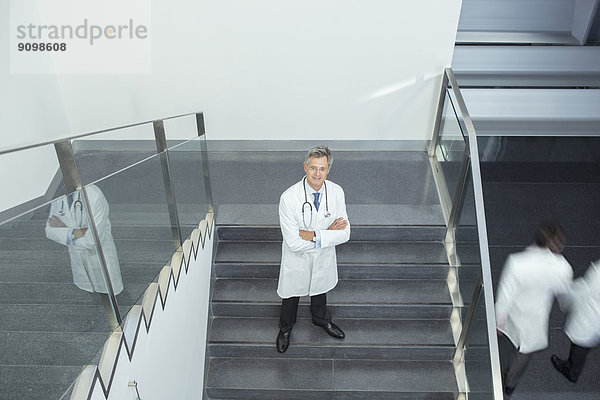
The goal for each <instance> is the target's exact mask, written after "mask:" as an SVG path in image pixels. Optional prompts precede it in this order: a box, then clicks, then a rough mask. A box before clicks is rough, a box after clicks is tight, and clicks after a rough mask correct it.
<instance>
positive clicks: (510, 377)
mask: <svg viewBox="0 0 600 400" xmlns="http://www.w3.org/2000/svg"><path fill="white" fill-rule="evenodd" d="M498 350H499V352H500V368H501V370H502V385H503V386H504V394H505V395H508V396H510V395H511V394H512V392H513V390H515V387H516V386H517V383H519V379H520V378H521V376H522V375H523V372H525V368H527V364H529V360H530V359H531V355H532V354H534V353H527V354H525V353H521V352H519V350H518V349H517V348H516V347H515V346H514V345H513V344H512V342H511V341H510V340H509V339H508V337H506V335H504V334H503V333H500V332H498Z"/></svg>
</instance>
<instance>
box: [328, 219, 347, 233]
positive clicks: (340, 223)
mask: <svg viewBox="0 0 600 400" xmlns="http://www.w3.org/2000/svg"><path fill="white" fill-rule="evenodd" d="M346 226H348V221H346V220H345V219H344V218H343V217H339V218H337V219H336V220H335V221H333V223H332V224H331V225H329V228H327V230H328V231H341V230H344V229H346Z"/></svg>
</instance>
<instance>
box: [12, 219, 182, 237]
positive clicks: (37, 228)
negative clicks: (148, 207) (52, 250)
mask: <svg viewBox="0 0 600 400" xmlns="http://www.w3.org/2000/svg"><path fill="white" fill-rule="evenodd" d="M46 218H47V216H46ZM45 228H46V220H45V219H44V220H43V221H41V222H40V221H38V220H19V221H17V222H16V223H14V224H13V225H10V226H7V225H2V226H0V238H2V239H4V238H12V239H39V238H46V231H45ZM111 233H112V235H113V237H114V238H115V239H125V240H127V239H130V240H169V238H171V237H172V236H173V233H172V232H171V228H170V227H160V226H159V227H154V228H152V229H150V228H149V227H139V226H138V227H136V226H120V225H114V224H113V223H112V218H111Z"/></svg>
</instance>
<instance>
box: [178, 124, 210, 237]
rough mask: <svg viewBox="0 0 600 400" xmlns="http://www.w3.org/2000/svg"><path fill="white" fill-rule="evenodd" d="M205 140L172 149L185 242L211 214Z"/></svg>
mask: <svg viewBox="0 0 600 400" xmlns="http://www.w3.org/2000/svg"><path fill="white" fill-rule="evenodd" d="M203 140H205V139H204V136H202V137H199V138H196V139H193V140H190V141H188V142H185V143H183V144H180V145H178V146H176V147H174V148H172V149H169V163H170V166H171V176H172V177H173V189H174V191H175V198H176V200H177V212H178V215H179V223H180V226H181V236H182V238H183V240H185V239H186V238H188V237H189V235H190V234H191V233H192V231H193V230H194V228H195V227H196V226H198V223H199V222H200V221H201V220H202V219H203V218H204V217H205V216H206V213H207V212H208V211H209V210H210V207H211V204H210V198H209V193H207V191H208V190H207V187H206V183H207V182H206V179H207V178H206V177H205V175H207V173H208V171H205V169H206V165H207V160H206V152H205V151H202V143H201V141H203Z"/></svg>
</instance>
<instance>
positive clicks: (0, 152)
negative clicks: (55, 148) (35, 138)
mask: <svg viewBox="0 0 600 400" xmlns="http://www.w3.org/2000/svg"><path fill="white" fill-rule="evenodd" d="M200 113H201V111H197V112H190V113H186V114H179V115H173V116H170V117H166V118H158V119H152V120H149V121H144V122H137V123H135V124H128V125H122V126H117V127H113V128H107V129H101V130H99V131H94V132H87V133H81V134H78V135H73V136H68V137H64V138H60V139H54V140H48V141H45V142H36V143H33V144H27V145H22V146H18V147H13V148H7V149H0V155H3V154H8V153H14V152H17V151H22V150H28V149H33V148H36V147H41V146H47V145H49V144H56V143H59V142H64V141H66V140H74V139H81V138H83V137H87V136H93V135H97V134H100V133H106V132H110V131H116V130H119V129H126V128H133V127H134V126H141V125H146V124H151V123H154V122H156V121H168V120H170V119H175V118H181V117H187V116H190V115H198V114H200Z"/></svg>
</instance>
